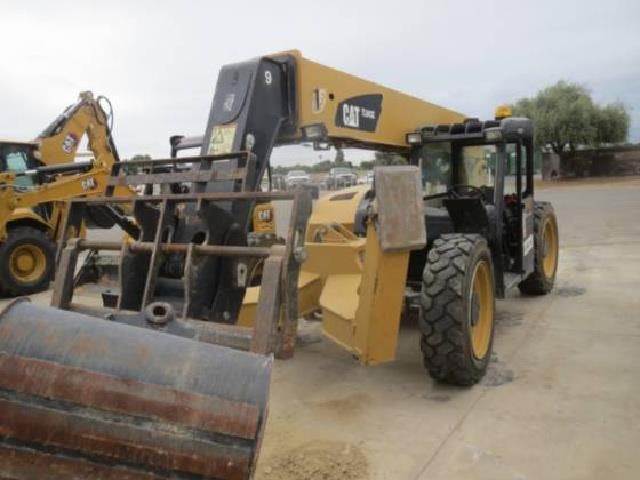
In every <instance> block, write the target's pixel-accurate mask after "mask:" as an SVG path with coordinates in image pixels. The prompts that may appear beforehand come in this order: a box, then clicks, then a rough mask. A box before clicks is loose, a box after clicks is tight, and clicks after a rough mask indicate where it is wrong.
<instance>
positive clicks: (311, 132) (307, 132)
mask: <svg viewBox="0 0 640 480" xmlns="http://www.w3.org/2000/svg"><path fill="white" fill-rule="evenodd" d="M326 133H327V129H326V128H325V127H324V125H323V124H321V123H316V124H314V125H308V126H306V127H302V134H303V135H304V136H305V138H307V139H308V140H319V139H322V138H324V137H325V136H326Z"/></svg>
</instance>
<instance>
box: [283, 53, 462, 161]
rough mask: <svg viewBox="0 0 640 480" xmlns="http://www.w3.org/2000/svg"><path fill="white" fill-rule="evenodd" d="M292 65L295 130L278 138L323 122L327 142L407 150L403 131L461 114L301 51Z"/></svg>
mask: <svg viewBox="0 0 640 480" xmlns="http://www.w3.org/2000/svg"><path fill="white" fill-rule="evenodd" d="M283 55H290V56H292V57H294V59H295V65H296V73H295V76H296V109H297V114H298V120H297V130H296V133H295V134H294V135H290V136H288V137H287V136H284V137H283V138H282V140H283V141H291V142H296V141H299V140H300V139H301V138H305V137H308V135H306V134H305V129H307V128H309V127H312V126H322V128H323V129H324V130H325V133H326V137H327V138H328V139H329V141H330V143H333V144H340V143H342V144H346V145H354V146H358V147H361V148H371V149H380V148H387V149H401V150H404V149H407V148H408V145H407V142H406V134H407V133H409V132H413V131H414V130H415V129H416V128H417V127H419V126H421V125H423V124H425V123H453V122H459V121H462V120H463V119H464V115H462V114H461V113H459V112H455V111H453V110H450V109H448V108H444V107H441V106H439V105H436V104H433V103H430V102H426V101H424V100H421V99H419V98H416V97H413V96H411V95H407V94H405V93H402V92H399V91H398V90H394V89H392V88H388V87H384V86H382V85H380V84H378V83H375V82H371V81H369V80H364V79H362V78H359V77H357V76H355V75H351V74H348V73H345V72H341V71H340V70H337V69H335V68H332V67H328V66H326V65H322V64H320V63H316V62H314V61H312V60H309V59H308V58H305V57H303V56H302V54H301V53H300V51H298V50H290V51H287V52H282V53H278V54H274V55H270V56H271V57H276V58H277V57H282V56H283Z"/></svg>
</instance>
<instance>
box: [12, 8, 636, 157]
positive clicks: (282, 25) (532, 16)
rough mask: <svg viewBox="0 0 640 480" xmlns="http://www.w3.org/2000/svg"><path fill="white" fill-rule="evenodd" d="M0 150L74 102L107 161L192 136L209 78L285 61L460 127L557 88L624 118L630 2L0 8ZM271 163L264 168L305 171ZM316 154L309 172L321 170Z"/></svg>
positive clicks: (631, 69)
mask: <svg viewBox="0 0 640 480" xmlns="http://www.w3.org/2000/svg"><path fill="white" fill-rule="evenodd" d="M1 12H2V13H1V17H0V18H1V22H0V23H1V24H2V27H1V28H0V59H1V60H0V137H3V138H4V137H9V138H17V139H30V138H33V137H35V136H36V135H37V134H38V133H39V132H40V131H41V130H42V129H43V128H44V127H45V126H46V125H47V124H48V123H49V122H50V121H51V120H53V118H54V117H55V116H56V115H57V114H58V113H60V112H61V111H62V109H63V108H64V107H65V106H66V105H68V104H70V103H72V102H73V101H74V100H75V99H76V97H77V94H78V92H79V91H80V90H85V89H90V90H93V91H94V92H95V93H96V94H102V95H106V96H108V97H109V98H110V99H111V101H112V103H113V105H114V109H115V122H116V127H115V132H114V135H115V139H116V143H117V145H118V148H119V150H120V153H121V156H122V157H129V156H132V155H134V154H136V153H150V154H152V155H153V156H156V157H162V156H167V154H168V137H169V135H172V134H178V133H182V134H192V135H195V134H202V133H203V131H204V128H205V124H206V119H207V115H208V110H209V106H210V102H211V99H212V96H213V89H214V86H215V81H216V76H217V72H218V70H219V68H220V67H221V66H222V65H223V64H225V63H233V62H237V61H241V60H245V59H248V58H251V57H255V56H258V55H261V54H266V53H272V52H275V51H281V50H286V49H291V48H297V49H299V50H301V51H302V52H303V54H304V55H305V56H307V57H309V58H311V59H313V60H316V61H318V62H321V63H324V64H327V65H331V66H334V67H336V68H339V69H341V70H344V71H347V72H349V73H353V74H356V75H359V76H362V77H364V78H367V79H370V80H374V81H376V82H378V83H382V84H384V85H387V86H390V87H393V88H396V89H399V90H401V91H404V92H406V93H410V94H413V95H416V96H418V97H421V98H424V99H425V100H429V101H431V102H433V103H437V104H440V105H443V106H446V107H449V108H452V109H455V110H458V111H461V112H464V113H465V114H468V115H469V116H476V117H481V118H487V117H491V116H492V114H493V109H494V107H495V105H497V104H499V103H505V102H511V101H514V100H516V99H517V98H519V97H522V96H529V95H533V94H534V93H535V92H536V91H537V90H538V89H540V88H542V87H544V86H547V85H549V84H552V83H555V82H556V81H557V80H559V79H565V80H569V81H572V82H579V83H581V84H584V85H586V86H587V87H589V88H590V89H591V91H592V92H593V96H594V98H595V99H596V100H597V101H599V102H613V101H622V102H624V103H626V104H627V105H628V106H629V107H630V108H631V109H632V110H631V115H632V118H633V121H632V128H631V132H630V133H631V135H630V139H631V140H632V141H634V142H638V141H640V1H638V0H628V1H623V0H609V1H607V2H602V1H592V0H580V1H573V0H568V1H564V0H551V1H550V0H537V1H535V2H534V1H527V2H525V1H519V0H510V1H491V0H485V1H476V0H457V1H455V2H453V1H451V2H443V1H439V2H436V1H402V0H395V1H374V0H368V1H347V0H342V1H330V0H325V1H315V2H304V1H300V0H297V1H276V0H270V1H264V0H263V1H256V2H249V1H232V2H228V1H227V2H218V1H213V0H211V1H179V2H178V1H160V0H156V1H133V0H130V1H116V0H110V1H100V2H98V1H92V0H84V1H83V2H69V1H61V0H57V1H31V0H22V1H6V0H5V1H3V2H2V7H1ZM318 155H319V153H318V152H313V153H309V152H305V153H300V151H299V150H298V149H287V151H286V152H279V154H278V156H277V160H276V161H275V163H276V164H278V163H280V164H282V163H285V164H286V163H289V164H290V163H295V162H296V161H303V162H307V161H314V160H317V159H318V158H319V157H318ZM330 156H331V155H328V154H327V152H324V153H323V157H322V158H328V157H330Z"/></svg>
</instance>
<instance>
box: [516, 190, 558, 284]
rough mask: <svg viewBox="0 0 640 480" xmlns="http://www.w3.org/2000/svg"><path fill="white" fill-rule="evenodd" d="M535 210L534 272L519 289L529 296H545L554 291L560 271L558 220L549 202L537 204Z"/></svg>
mask: <svg viewBox="0 0 640 480" xmlns="http://www.w3.org/2000/svg"><path fill="white" fill-rule="evenodd" d="M534 208H535V211H534V215H535V216H534V220H533V231H534V237H533V244H534V249H535V253H534V255H535V259H534V270H533V272H532V273H531V274H530V275H529V276H528V277H527V278H526V279H525V280H523V281H522V282H520V284H519V285H518V288H520V291H521V292H522V293H524V294H527V295H545V294H547V293H549V292H550V291H551V290H552V289H553V284H554V283H555V281H556V271H557V270H558V253H559V240H558V239H559V237H558V220H557V219H556V215H555V213H554V211H553V207H552V206H551V204H550V203H549V202H536V204H535V206H534Z"/></svg>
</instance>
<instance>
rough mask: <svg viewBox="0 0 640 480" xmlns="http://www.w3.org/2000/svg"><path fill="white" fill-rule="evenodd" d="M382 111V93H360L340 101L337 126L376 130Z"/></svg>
mask: <svg viewBox="0 0 640 480" xmlns="http://www.w3.org/2000/svg"><path fill="white" fill-rule="evenodd" d="M381 113H382V95H380V94H371V95H360V96H358V97H351V98H347V99H346V100H344V101H342V102H340V104H339V105H338V109H337V111H336V120H335V122H336V126H337V127H344V128H354V129H357V130H363V131H365V132H375V131H376V127H377V126H378V118H379V117H380V114H381Z"/></svg>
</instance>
